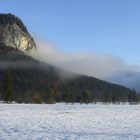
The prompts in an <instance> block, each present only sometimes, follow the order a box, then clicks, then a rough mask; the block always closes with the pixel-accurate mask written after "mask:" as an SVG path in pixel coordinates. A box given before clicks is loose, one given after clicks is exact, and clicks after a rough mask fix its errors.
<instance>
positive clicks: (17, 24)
mask: <svg viewBox="0 0 140 140" xmlns="http://www.w3.org/2000/svg"><path fill="white" fill-rule="evenodd" d="M0 44H4V45H5V46H8V47H13V48H15V49H18V50H20V51H22V52H25V53H30V52H31V51H35V50H36V44H35V42H34V40H33V38H32V37H31V35H30V34H29V33H28V31H27V29H26V27H25V26H24V24H23V23H22V21H21V20H20V19H19V18H18V17H16V16H14V15H12V14H0Z"/></svg>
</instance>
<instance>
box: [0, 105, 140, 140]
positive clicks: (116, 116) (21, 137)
mask: <svg viewBox="0 0 140 140" xmlns="http://www.w3.org/2000/svg"><path fill="white" fill-rule="evenodd" d="M0 140H140V105H91V104H89V105H80V104H74V105H71V104H69V105H66V104H55V105H45V104H44V105H31V104H0Z"/></svg>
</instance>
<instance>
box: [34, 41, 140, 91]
mask: <svg viewBox="0 0 140 140" xmlns="http://www.w3.org/2000/svg"><path fill="white" fill-rule="evenodd" d="M32 56H33V57H34V58H36V59H39V60H41V61H45V62H47V63H49V64H51V65H54V66H57V67H59V68H61V69H64V70H66V71H70V72H73V73H78V74H83V75H88V76H93V77H96V78H99V79H103V80H107V81H109V82H113V83H117V84H121V85H125V86H127V87H129V88H134V89H136V90H137V91H140V87H139V81H140V67H139V66H135V65H128V64H126V63H125V62H124V61H123V60H122V59H120V58H117V57H114V56H112V55H109V54H97V53H92V54H87V53H85V54H84V53H66V52H62V51H60V50H58V49H57V48H56V47H55V46H54V45H52V44H49V43H46V42H43V41H37V51H36V52H35V53H33V54H32ZM62 75H63V73H62ZM64 75H65V76H66V75H67V74H64Z"/></svg>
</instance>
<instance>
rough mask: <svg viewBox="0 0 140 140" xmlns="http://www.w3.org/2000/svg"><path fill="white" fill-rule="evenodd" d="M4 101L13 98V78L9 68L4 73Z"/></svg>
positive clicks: (9, 100)
mask: <svg viewBox="0 0 140 140" xmlns="http://www.w3.org/2000/svg"><path fill="white" fill-rule="evenodd" d="M3 92H4V101H6V102H11V101H12V100H13V80H12V74H11V71H10V70H6V71H5V73H4V91H3Z"/></svg>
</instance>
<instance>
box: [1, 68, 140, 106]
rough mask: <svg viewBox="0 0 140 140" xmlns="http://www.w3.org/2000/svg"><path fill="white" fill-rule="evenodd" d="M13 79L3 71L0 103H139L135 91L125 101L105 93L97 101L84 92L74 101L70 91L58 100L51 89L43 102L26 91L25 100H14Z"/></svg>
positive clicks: (35, 94)
mask: <svg viewBox="0 0 140 140" xmlns="http://www.w3.org/2000/svg"><path fill="white" fill-rule="evenodd" d="M13 84H14V83H13V79H12V73H11V71H10V70H9V69H7V70H5V72H4V77H3V83H2V85H3V86H1V89H0V91H1V92H0V100H1V103H12V102H15V103H31V104H42V103H46V104H55V103H60V102H65V103H66V104H67V103H71V104H74V103H80V104H83V103H85V104H89V103H93V104H96V103H101V104H127V103H129V104H131V105H133V104H139V103H140V96H139V95H138V94H137V93H136V91H135V90H131V92H129V94H128V97H127V99H125V100H122V99H121V98H118V97H117V96H116V95H115V94H113V96H112V95H110V94H108V93H107V92H104V93H102V95H101V98H100V100H97V99H96V98H95V96H94V95H93V94H92V93H91V92H90V91H89V90H85V91H83V92H82V96H81V97H79V99H76V98H77V96H76V98H75V97H74V93H73V92H70V91H71V90H69V91H68V90H67V92H64V93H63V95H62V96H61V99H60V98H59V99H58V93H57V90H56V89H51V90H50V91H49V92H48V93H47V94H46V95H47V96H46V98H45V100H44V99H43V98H42V97H41V94H40V93H39V92H37V91H35V90H33V91H30V92H29V91H28V93H26V96H27V97H26V98H24V99H23V100H22V99H20V100H19V99H17V100H14V94H13V92H14V85H13Z"/></svg>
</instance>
